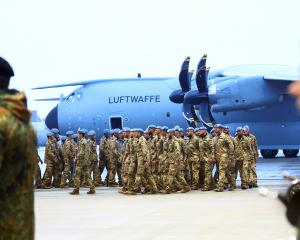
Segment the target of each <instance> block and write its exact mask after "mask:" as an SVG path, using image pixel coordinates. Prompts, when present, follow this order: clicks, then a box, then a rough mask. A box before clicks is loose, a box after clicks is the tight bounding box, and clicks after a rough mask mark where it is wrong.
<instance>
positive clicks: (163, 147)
mask: <svg viewBox="0 0 300 240" xmlns="http://www.w3.org/2000/svg"><path fill="white" fill-rule="evenodd" d="M168 151H169V141H168V139H167V138H165V137H160V138H159V140H158V141H157V142H156V154H157V156H158V174H157V177H158V183H157V187H158V189H159V190H165V187H166V180H167V174H168V168H167V156H168Z"/></svg>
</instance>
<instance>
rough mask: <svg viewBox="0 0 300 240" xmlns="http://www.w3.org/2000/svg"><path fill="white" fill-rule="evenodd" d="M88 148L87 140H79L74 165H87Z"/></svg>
mask: <svg viewBox="0 0 300 240" xmlns="http://www.w3.org/2000/svg"><path fill="white" fill-rule="evenodd" d="M89 155H90V152H89V147H88V143H87V140H86V139H85V138H81V139H80V140H79V142H78V152H77V155H76V165H77V166H79V167H82V166H87V165H88V164H89Z"/></svg>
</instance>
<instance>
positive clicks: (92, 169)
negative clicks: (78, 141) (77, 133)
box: [87, 138, 100, 185]
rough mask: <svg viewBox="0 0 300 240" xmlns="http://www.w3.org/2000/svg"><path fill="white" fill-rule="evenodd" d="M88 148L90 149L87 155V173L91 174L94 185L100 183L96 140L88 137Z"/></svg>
mask: <svg viewBox="0 0 300 240" xmlns="http://www.w3.org/2000/svg"><path fill="white" fill-rule="evenodd" d="M87 144H88V148H89V150H90V156H89V164H90V166H89V175H93V183H94V185H95V184H96V185H99V184H100V170H99V166H98V154H97V146H96V140H94V139H91V138H90V139H88V140H87Z"/></svg>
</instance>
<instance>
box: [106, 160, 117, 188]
mask: <svg viewBox="0 0 300 240" xmlns="http://www.w3.org/2000/svg"><path fill="white" fill-rule="evenodd" d="M116 171H117V159H112V160H110V162H109V164H108V184H109V185H112V184H116Z"/></svg>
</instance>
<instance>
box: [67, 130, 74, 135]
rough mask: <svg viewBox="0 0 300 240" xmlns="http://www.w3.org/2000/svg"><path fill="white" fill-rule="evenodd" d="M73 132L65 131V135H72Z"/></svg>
mask: <svg viewBox="0 0 300 240" xmlns="http://www.w3.org/2000/svg"><path fill="white" fill-rule="evenodd" d="M73 134H74V132H73V131H67V132H66V135H73Z"/></svg>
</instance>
